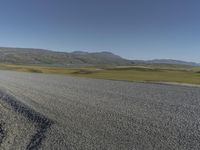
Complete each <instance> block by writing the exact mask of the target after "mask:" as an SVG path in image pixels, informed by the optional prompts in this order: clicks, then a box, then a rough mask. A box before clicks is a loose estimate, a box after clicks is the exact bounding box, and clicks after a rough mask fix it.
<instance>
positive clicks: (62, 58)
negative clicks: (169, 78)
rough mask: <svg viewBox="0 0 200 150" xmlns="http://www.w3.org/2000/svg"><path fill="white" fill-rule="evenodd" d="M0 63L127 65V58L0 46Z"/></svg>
mask: <svg viewBox="0 0 200 150" xmlns="http://www.w3.org/2000/svg"><path fill="white" fill-rule="evenodd" d="M0 63H11V64H44V65H60V66H65V65H104V64H109V65H128V64H131V62H130V61H129V60H126V59H123V58H121V57H120V56H117V55H115V54H112V53H110V52H98V53H88V52H79V51H75V52H72V53H67V52H54V51H50V50H44V49H31V48H4V47H1V48H0Z"/></svg>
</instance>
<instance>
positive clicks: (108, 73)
mask: <svg viewBox="0 0 200 150" xmlns="http://www.w3.org/2000/svg"><path fill="white" fill-rule="evenodd" d="M0 69H5V70H15V71H24V72H33V73H50V74H63V75H72V76H79V77H89V78H100V79H112V80H126V81H147V82H178V83H190V84H200V68H199V67H188V66H177V65H164V66H163V65H151V66H124V67H87V68H62V67H43V66H24V65H10V64H0Z"/></svg>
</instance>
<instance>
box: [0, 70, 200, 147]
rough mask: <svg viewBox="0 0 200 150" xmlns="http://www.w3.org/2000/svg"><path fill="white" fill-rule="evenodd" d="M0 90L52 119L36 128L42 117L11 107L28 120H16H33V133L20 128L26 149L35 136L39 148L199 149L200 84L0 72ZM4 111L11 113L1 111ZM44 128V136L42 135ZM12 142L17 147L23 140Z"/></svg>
mask: <svg viewBox="0 0 200 150" xmlns="http://www.w3.org/2000/svg"><path fill="white" fill-rule="evenodd" d="M0 89H1V91H6V93H8V94H9V95H10V96H11V97H14V101H18V102H19V105H18V106H17V107H21V106H23V107H24V108H25V109H26V110H28V112H29V110H32V111H31V112H34V113H33V115H34V116H39V118H45V120H47V122H48V123H49V124H48V126H45V127H44V128H42V127H43V126H42V125H41V126H39V128H38V124H39V122H40V121H38V119H36V120H34V119H28V118H27V117H26V116H27V115H26V113H27V112H25V114H23V113H19V112H21V111H19V112H16V111H15V110H14V109H13V107H11V108H8V109H9V111H8V112H9V113H12V115H14V116H16V118H18V117H21V118H22V119H23V120H24V121H23V122H21V123H18V121H17V119H16V120H14V121H15V122H16V123H15V124H16V125H18V124H19V125H20V126H25V127H30V126H31V125H32V124H35V125H32V126H33V127H32V128H30V132H31V133H28V134H27V133H26V130H23V131H21V133H19V135H23V136H22V137H21V141H24V143H22V144H25V145H26V148H27V149H28V148H30V147H27V144H28V143H30V140H31V138H35V140H36V141H37V140H39V141H40V142H39V144H40V145H39V146H38V147H37V149H53V150H54V149H63V150H65V149H72V150H73V149H74V150H77V149H80V150H86V149H87V150H90V149H91V150H94V149H99V150H102V149H105V150H107V149H108V150H160V149H164V150H165V149H166V150H170V149H172V150H174V149H178V150H190V149H196V150H199V149H200V88H198V87H187V86H178V85H159V84H145V83H134V82H123V81H109V80H97V79H86V78H75V77H66V76H60V75H47V74H36V73H35V74H34V73H21V72H12V71H0ZM3 103H5V101H1V100H0V107H2V108H6V106H4V105H3ZM6 105H8V104H6ZM0 110H2V109H0ZM2 114H4V116H5V114H6V115H9V114H7V113H6V111H5V112H4V111H0V116H3V115H2ZM5 120H6V119H1V120H0V125H1V124H2V123H4V125H2V126H0V141H1V139H2V141H3V142H2V144H1V145H0V146H2V145H4V148H5V139H6V134H5V137H4V138H1V134H2V133H1V130H2V132H3V133H4V132H5V133H6V132H9V133H11V132H10V130H13V127H11V126H10V124H9V123H8V122H9V121H5ZM10 120H12V119H10ZM39 120H40V119H39ZM1 121H2V122H1ZM4 126H5V127H4ZM4 129H6V130H4ZM15 129H16V128H15ZM18 129H19V128H18ZM16 130H17V129H16ZM16 130H13V131H14V132H16ZM40 132H42V138H38V135H37V133H40ZM15 135H17V134H15ZM24 135H27V136H28V137H30V138H25V137H24ZM40 137H41V136H40ZM19 140H20V139H19ZM11 144H13V145H14V146H16V145H18V147H19V144H21V143H16V142H13V143H12V142H10V145H11ZM5 149H6V148H5ZM7 149H9V148H7Z"/></svg>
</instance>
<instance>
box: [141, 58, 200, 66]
mask: <svg viewBox="0 0 200 150" xmlns="http://www.w3.org/2000/svg"><path fill="white" fill-rule="evenodd" d="M145 62H146V63H149V64H177V65H189V66H200V64H199V63H195V62H187V61H181V60H173V59H154V60H148V61H145Z"/></svg>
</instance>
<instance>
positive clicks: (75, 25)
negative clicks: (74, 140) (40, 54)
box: [0, 0, 200, 62]
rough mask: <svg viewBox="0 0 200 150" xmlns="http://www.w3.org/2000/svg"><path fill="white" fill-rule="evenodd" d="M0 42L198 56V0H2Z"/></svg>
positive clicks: (128, 54)
mask: <svg viewBox="0 0 200 150" xmlns="http://www.w3.org/2000/svg"><path fill="white" fill-rule="evenodd" d="M0 46H9V47H32V48H47V49H52V50H58V51H74V50H84V51H111V52H114V53H116V54H119V55H121V56H123V57H126V58H130V59H153V58H172V59H181V60H189V61H196V62H200V0H1V1H0Z"/></svg>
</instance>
